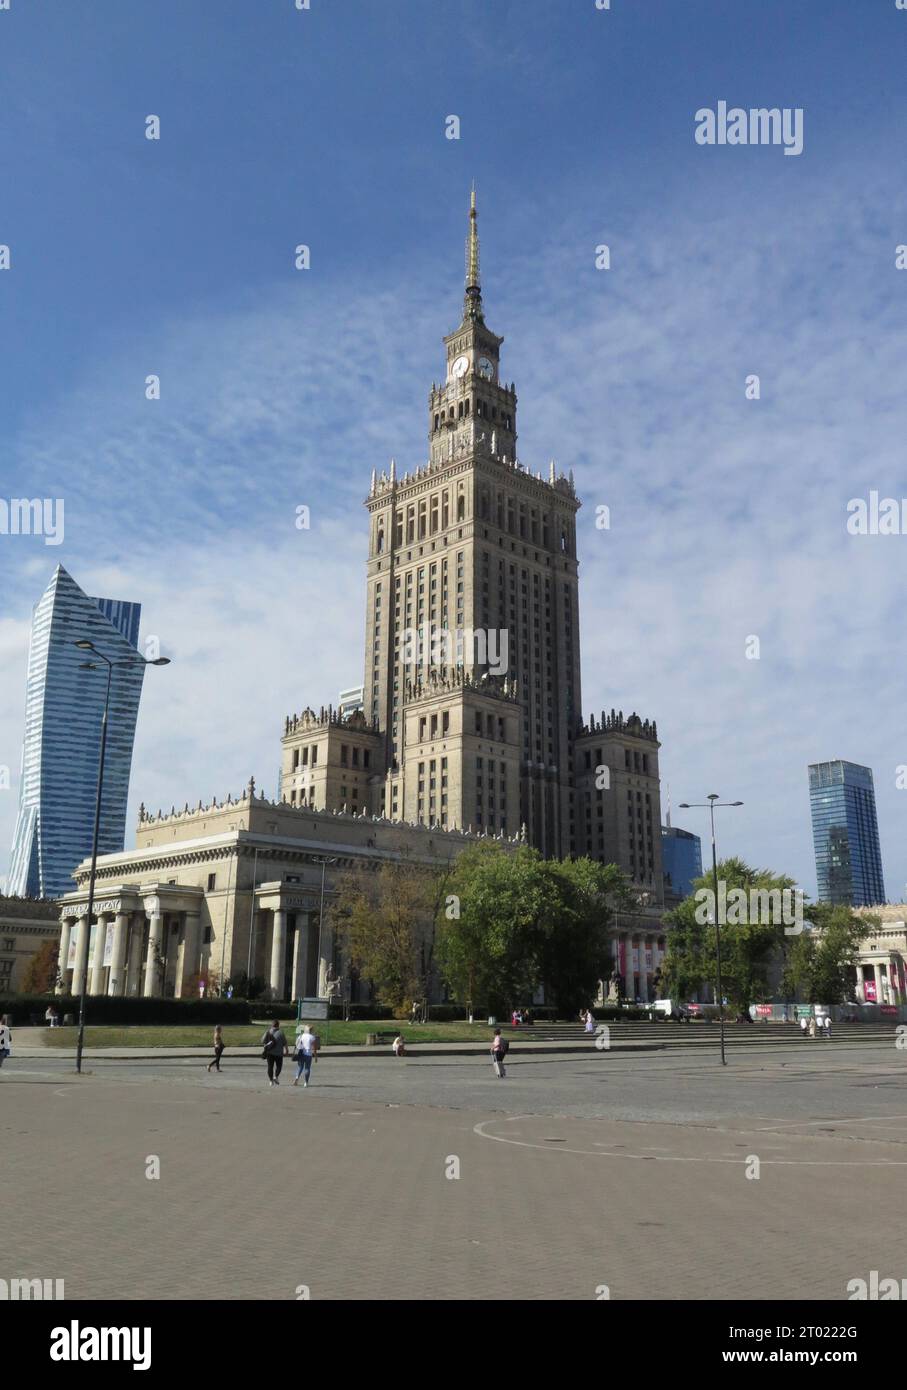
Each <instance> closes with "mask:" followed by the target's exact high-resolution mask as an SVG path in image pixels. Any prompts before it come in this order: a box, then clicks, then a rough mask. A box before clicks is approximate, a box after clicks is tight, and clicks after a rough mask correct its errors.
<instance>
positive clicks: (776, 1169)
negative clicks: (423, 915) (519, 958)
mask: <svg viewBox="0 0 907 1390" xmlns="http://www.w3.org/2000/svg"><path fill="white" fill-rule="evenodd" d="M88 1065H89V1066H90V1067H91V1068H92V1073H91V1075H86V1076H83V1077H81V1078H80V1077H77V1076H75V1074H74V1072H73V1070H72V1062H71V1061H70V1060H69V1059H67V1058H63V1057H55V1056H53V1055H52V1054H50V1053H49V1052H48V1053H47V1054H46V1055H45V1056H33V1057H21V1058H20V1059H18V1060H17V1059H16V1058H15V1057H14V1058H12V1059H11V1060H10V1061H9V1062H8V1063H7V1064H6V1065H5V1066H4V1068H3V1070H2V1073H0V1087H2V1090H3V1098H2V1103H3V1112H4V1160H5V1162H4V1170H5V1173H6V1188H7V1194H8V1196H9V1195H14V1196H15V1200H14V1201H7V1203H5V1216H4V1236H5V1239H4V1242H3V1262H4V1265H5V1266H6V1267H5V1268H3V1269H2V1270H0V1276H2V1277H4V1278H7V1279H8V1278H11V1277H16V1276H25V1275H28V1276H30V1277H35V1278H37V1277H41V1278H64V1279H65V1286H66V1295H67V1297H71V1298H76V1299H87V1298H113V1299H143V1298H150V1299H173V1298H187V1299H217V1298H275V1299H287V1300H292V1299H294V1298H296V1297H297V1296H298V1294H297V1290H298V1289H299V1288H300V1286H306V1288H307V1289H308V1290H309V1292H310V1296H311V1298H312V1299H338V1298H342V1299H346V1298H354V1299H360V1298H361V1299H372V1298H378V1299H444V1298H452V1299H473V1298H476V1299H477V1298H488V1297H495V1296H497V1297H506V1298H517V1299H523V1298H527V1299H548V1298H558V1299H595V1298H597V1297H600V1296H601V1295H602V1291H603V1287H604V1286H607V1288H608V1289H609V1290H610V1297H611V1298H612V1299H636V1298H645V1299H671V1298H694V1299H730V1298H743V1299H775V1298H780V1299H810V1300H816V1299H832V1300H842V1299H845V1298H846V1297H847V1290H846V1285H847V1283H848V1281H849V1280H851V1279H854V1278H868V1276H869V1273H870V1271H871V1270H873V1269H875V1270H878V1271H880V1273H881V1274H882V1276H894V1277H897V1278H899V1279H900V1278H902V1277H904V1276H907V1248H905V1246H907V1243H905V1240H904V1236H903V1231H902V1223H901V1221H900V1218H899V1215H898V1213H899V1211H900V1208H901V1205H902V1197H903V1192H904V1186H905V1178H907V1054H905V1053H904V1052H900V1051H897V1050H896V1048H895V1046H894V1042H893V1040H890V1041H888V1042H887V1043H879V1044H878V1045H876V1044H870V1045H866V1044H864V1045H862V1046H858V1047H857V1046H854V1047H850V1046H838V1047H835V1048H831V1047H828V1048H823V1047H822V1046H821V1045H815V1046H809V1045H804V1047H803V1048H802V1049H799V1048H787V1047H785V1048H781V1047H776V1048H766V1049H764V1050H763V1049H746V1050H740V1051H738V1052H736V1053H733V1052H732V1054H731V1057H730V1065H729V1066H728V1067H727V1068H724V1069H722V1068H721V1067H720V1065H719V1064H718V1061H717V1057H716V1056H715V1055H708V1054H707V1053H705V1052H703V1051H702V1050H701V1049H696V1050H693V1049H690V1050H687V1049H677V1050H674V1051H671V1052H666V1053H660V1052H645V1053H636V1054H633V1053H613V1054H608V1053H599V1052H596V1051H595V1049H594V1048H592V1047H590V1051H589V1055H588V1056H582V1055H577V1054H574V1053H571V1054H567V1055H561V1056H557V1055H545V1054H541V1055H538V1054H535V1055H528V1054H527V1055H524V1056H520V1055H519V1051H518V1050H516V1051H515V1053H514V1054H513V1056H512V1060H511V1064H510V1066H509V1069H508V1076H507V1078H506V1079H505V1080H503V1081H501V1080H498V1079H497V1078H496V1077H495V1076H494V1075H493V1073H492V1070H491V1067H490V1066H489V1065H488V1063H487V1062H486V1061H485V1060H484V1059H482V1058H476V1057H463V1056H449V1057H444V1056H432V1057H421V1058H407V1059H404V1060H396V1059H393V1058H390V1057H381V1058H375V1057H370V1058H367V1059H366V1058H361V1057H358V1058H357V1057H354V1056H336V1057H331V1056H330V1055H323V1056H322V1058H321V1059H320V1060H319V1062H318V1063H317V1065H316V1067H315V1069H314V1073H313V1078H314V1079H313V1084H312V1086H311V1087H310V1088H309V1089H308V1090H307V1091H304V1090H302V1089H301V1086H300V1088H296V1089H294V1088H293V1087H292V1085H291V1084H290V1083H291V1081H292V1076H293V1069H292V1063H291V1062H290V1061H289V1059H288V1061H287V1063H286V1064H285V1067H284V1073H283V1079H282V1084H281V1086H280V1087H279V1089H278V1088H275V1089H270V1088H269V1087H268V1085H267V1081H266V1078H265V1074H264V1066H263V1063H261V1062H260V1061H259V1060H257V1059H253V1058H248V1057H242V1058H235V1059H233V1060H232V1061H231V1060H230V1058H229V1057H227V1058H226V1059H225V1062H224V1072H223V1074H222V1075H221V1076H209V1075H208V1074H207V1073H206V1072H205V1070H204V1067H203V1065H202V1064H201V1062H200V1061H199V1060H197V1059H178V1058H174V1059H170V1060H163V1059H161V1060H147V1061H138V1060H137V1061H134V1062H123V1061H116V1060H112V1059H111V1060H100V1059H97V1058H90V1059H89V1060H88ZM152 1155H154V1156H156V1157H157V1159H158V1160H159V1164H160V1177H159V1178H157V1179H155V1178H149V1177H147V1176H146V1171H147V1170H148V1167H149V1156H152ZM753 1156H755V1157H756V1158H758V1160H759V1162H760V1165H761V1166H760V1176H759V1178H758V1179H752V1178H748V1177H747V1172H748V1171H753V1162H752V1159H753ZM456 1171H459V1177H448V1176H447V1174H448V1173H453V1172H456Z"/></svg>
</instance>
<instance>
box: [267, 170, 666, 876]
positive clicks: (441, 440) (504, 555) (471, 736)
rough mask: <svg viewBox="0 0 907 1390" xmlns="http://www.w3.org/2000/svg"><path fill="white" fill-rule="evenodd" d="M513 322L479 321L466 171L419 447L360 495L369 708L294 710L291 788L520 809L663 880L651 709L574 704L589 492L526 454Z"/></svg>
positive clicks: (534, 822) (566, 841) (562, 839)
mask: <svg viewBox="0 0 907 1390" xmlns="http://www.w3.org/2000/svg"><path fill="white" fill-rule="evenodd" d="M503 341H504V340H503V338H501V337H499V336H498V335H497V334H496V333H493V332H492V331H491V329H490V328H489V327H488V326H487V324H486V323H485V310H484V306H483V303H482V288H481V278H480V274H479V235H478V225H477V220H476V200H475V192H474V191H473V194H472V197H471V200H470V208H469V230H468V236H467V240H466V285H465V295H464V301H463V315H462V318H461V321H460V324H459V326H458V327H457V328H456V329H455V330H454V331H453V332H452V333H449V334H448V335H447V336H446V337H445V338H444V347H445V355H446V362H445V368H444V380H443V381H442V382H441V383H440V384H435V385H432V387H431V390H430V392H429V398H428V458H427V461H426V462H425V463H424V464H423V465H422V466H421V467H418V468H416V469H415V471H414V472H411V473H406V474H403V475H400V474H399V473H398V471H397V468H396V465H395V463H394V462H393V461H392V462H391V464H390V468H389V469H388V471H386V472H384V473H382V474H381V475H380V476H378V475H377V473H374V472H373V474H372V482H371V488H370V491H369V495H368V498H367V499H366V506H367V508H368V512H369V543H368V580H367V613H366V651H365V678H364V682H363V691H364V698H363V709H362V712H361V713H358V712H357V713H356V714H354V715H352V716H351V717H350V718H349V719H342V718H341V717H340V716H339V715H338V714H337V712H335V711H334V710H332V709H330V708H328V709H322V710H321V712H320V713H319V714H316V713H315V712H314V711H313V710H306V711H304V712H303V714H302V715H299V716H294V717H293V718H292V719H288V720H287V722H286V726H285V733H284V739H283V763H282V781H281V788H282V794H283V795H284V796H286V798H287V800H289V801H291V802H295V803H296V804H307V805H314V806H316V807H317V808H319V809H321V808H324V809H327V810H339V809H341V808H342V807H343V806H346V807H347V808H348V809H356V810H359V811H362V810H367V811H369V812H371V813H372V814H378V815H384V816H388V817H390V818H392V819H398V818H399V819H402V820H407V821H419V822H423V823H428V824H431V825H438V826H442V827H447V828H451V829H453V828H458V829H465V828H469V827H471V828H472V829H473V830H475V831H478V832H479V833H482V834H491V835H505V836H512V835H515V834H518V833H520V832H521V831H522V828H523V827H525V833H526V838H527V839H528V840H529V843H530V844H533V845H535V846H536V847H537V848H538V849H539V850H540V851H541V852H542V853H543V854H545V855H549V856H557V857H562V858H566V857H568V856H570V855H571V854H580V855H582V854H587V853H588V854H590V855H591V856H592V857H593V858H597V859H602V860H604V862H611V861H612V859H613V860H614V862H617V863H620V864H621V865H622V867H624V868H625V870H626V871H627V872H628V873H629V874H630V875H631V877H632V878H633V879H634V880H635V881H637V882H643V883H645V884H646V885H647V886H651V887H652V888H653V889H654V890H655V892H656V895H660V889H661V863H660V836H661V832H660V806H659V800H658V762H657V748H658V743H657V738H656V735H655V726H654V724H649V722H648V721H646V722H645V724H643V722H642V721H641V720H639V719H638V717H637V716H636V715H632V716H629V718H628V719H627V720H626V721H625V720H624V718H623V715H619V716H617V715H615V716H614V717H613V718H612V717H608V718H607V719H605V720H604V723H599V724H596V723H595V720H594V719H593V720H592V721H591V722H590V724H589V725H588V726H586V725H584V723H583V719H582V714H581V711H582V700H581V687H580V650H579V601H578V582H577V558H576V513H577V511H578V509H579V505H580V504H579V502H578V500H577V497H576V492H575V489H574V485H573V477H572V473H571V474H570V475H569V476H564V474H563V473H559V472H558V470H557V469H556V468H555V465H554V463H551V464H550V465H549V470H548V475H547V477H544V478H543V477H542V475H541V473H538V472H537V473H535V474H533V473H531V472H530V471H529V470H528V469H527V468H526V467H525V466H524V464H523V463H522V462H520V461H519V460H518V458H517V452H516V448H517V418H516V412H517V396H516V391H515V389H514V386H513V383H512V382H511V383H510V384H509V385H508V384H507V382H506V381H504V380H503V379H502V377H501V347H502V344H503ZM603 719H604V716H603ZM605 766H606V767H607V769H608V773H607V776H606V775H605V774H604V773H602V771H601V768H602V767H605ZM612 770H613V774H614V776H613V780H612V779H611V772H612ZM604 782H607V787H605V786H603V783H604ZM643 797H644V798H645V799H644V800H643Z"/></svg>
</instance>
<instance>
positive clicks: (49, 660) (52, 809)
mask: <svg viewBox="0 0 907 1390" xmlns="http://www.w3.org/2000/svg"><path fill="white" fill-rule="evenodd" d="M140 614H141V605H140V604H138V603H125V602H120V601H119V600H116V599H103V598H89V597H88V595H87V594H85V593H84V592H83V591H82V590H81V589H80V588H79V586H78V584H77V583H76V582H75V580H74V579H73V578H72V577H71V576H70V575H69V574H68V573H67V572H66V570H65V569H64V568H63V566H62V565H59V566H58V567H57V569H56V571H55V573H54V575H53V578H52V579H51V581H50V583H49V584H48V586H47V588H46V589H45V591H44V593H43V594H42V596H41V598H40V600H39V601H38V603H37V605H36V607H35V610H34V616H33V619H32V631H31V643H30V646H29V653H28V681H27V686H26V697H25V742H24V745H23V749H22V778H21V782H20V786H19V814H18V818H17V821H16V830H15V835H14V837H13V849H12V859H11V863H10V873H9V892H11V893H19V894H23V895H26V894H27V895H29V896H31V897H47V898H55V897H58V896H59V895H60V894H62V893H68V892H71V891H72V889H73V888H74V886H75V884H74V881H73V877H72V871H73V869H74V868H75V867H76V865H77V864H79V863H80V862H81V861H82V860H83V859H84V858H85V857H86V856H87V855H88V854H90V853H91V841H92V834H93V830H94V813H95V799H96V795H97V778H98V758H99V755H100V742H101V719H102V716H103V713H104V696H105V693H106V688H107V667H106V666H105V665H104V663H103V662H98V667H99V669H98V670H95V671H83V670H80V666H81V665H82V663H83V662H84V661H85V660H86V657H88V656H90V653H86V652H84V651H79V650H78V648H77V647H76V646H75V645H74V643H75V642H77V641H79V640H80V639H81V638H88V640H89V641H91V642H93V643H94V645H95V646H96V647H97V649H98V651H99V652H102V653H103V654H104V656H106V657H108V658H109V660H111V661H115V662H123V661H126V662H127V663H128V664H126V665H121V666H117V667H116V668H115V669H114V672H113V678H112V684H111V688H110V713H109V716H108V725H107V756H106V762H105V767H104V794H103V799H102V802H101V821H100V829H99V834H98V853H99V854H117V853H119V852H120V851H121V850H122V849H123V846H124V840H125V832H126V800H127V797H128V794H129V773H130V769H131V766H132V746H133V740H134V738H135V725H136V719H137V717H138V711H139V699H140V696H141V693H142V681H143V679H144V675H145V663H144V661H143V660H141V659H140V658H139V656H138V651H137V644H138V636H139V617H140ZM130 657H133V658H135V660H134V661H131V662H130V661H129V658H130Z"/></svg>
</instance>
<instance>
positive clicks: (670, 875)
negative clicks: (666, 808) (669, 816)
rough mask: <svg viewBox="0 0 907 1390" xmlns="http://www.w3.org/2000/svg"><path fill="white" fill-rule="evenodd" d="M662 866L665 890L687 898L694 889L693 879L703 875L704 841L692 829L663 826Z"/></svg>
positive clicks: (669, 825)
mask: <svg viewBox="0 0 907 1390" xmlns="http://www.w3.org/2000/svg"><path fill="white" fill-rule="evenodd" d="M661 867H662V870H663V872H664V876H665V892H666V893H670V894H672V895H673V896H675V897H678V898H687V897H689V895H690V893H692V891H693V880H694V879H696V878H701V877H702V842H701V840H700V839H699V836H698V835H694V834H693V832H692V831H691V830H681V829H679V827H678V826H676V825H671V824H670V823H669V824H668V825H663V826H662V827H661Z"/></svg>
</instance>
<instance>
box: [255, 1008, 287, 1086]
mask: <svg viewBox="0 0 907 1390" xmlns="http://www.w3.org/2000/svg"><path fill="white" fill-rule="evenodd" d="M261 1046H262V1053H261V1055H262V1057H263V1058H264V1059H265V1061H266V1062H267V1064H268V1085H269V1086H279V1085H280V1073H281V1072H282V1071H283V1059H284V1057H286V1056H287V1054H288V1053H289V1050H290V1049H289V1048H288V1047H287V1040H286V1038H285V1036H284V1034H283V1030H282V1029H281V1026H280V1020H279V1019H277V1018H275V1020H274V1022H273V1023H272V1024H271V1026H270V1028H269V1029H268V1031H267V1032H266V1033H263V1034H262V1039H261Z"/></svg>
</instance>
